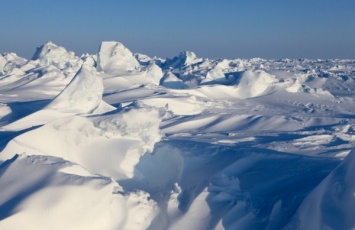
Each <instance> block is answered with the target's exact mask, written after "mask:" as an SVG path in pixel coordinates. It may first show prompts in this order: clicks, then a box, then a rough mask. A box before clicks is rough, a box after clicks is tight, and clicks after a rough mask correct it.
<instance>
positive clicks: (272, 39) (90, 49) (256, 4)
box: [0, 0, 355, 59]
mask: <svg viewBox="0 0 355 230" xmlns="http://www.w3.org/2000/svg"><path fill="white" fill-rule="evenodd" d="M272 3H274V4H271V3H270V2H262V1H260V0H259V1H258V0H255V1H252V2H241V1H226V2H214V1H212V0H209V1H201V0H197V1H194V2H188V1H180V2H169V3H168V2H164V1H162V0H156V1H154V2H144V1H135V2H116V1H112V0H110V1H106V2H105V4H102V3H100V2H99V1H95V0H94V1H83V0H78V1H75V2H71V1H69V0H64V1H61V2H43V1H42V2H41V1H39V0H32V1H24V0H22V1H16V2H4V3H3V4H2V5H3V7H2V9H3V11H4V12H2V14H1V16H0V19H1V21H2V22H7V21H9V19H10V23H3V24H4V25H3V26H2V28H3V32H2V35H1V37H2V38H1V39H0V53H6V52H14V53H16V54H17V55H19V56H22V57H25V58H27V59H30V58H31V57H32V55H33V54H34V53H35V51H36V47H39V46H41V45H43V44H44V43H45V42H47V41H52V42H53V43H55V44H57V45H59V46H63V47H65V48H66V49H67V50H68V51H73V52H75V54H76V55H78V56H80V55H81V54H84V53H89V54H94V53H97V51H98V48H99V45H100V43H101V42H102V41H118V42H121V43H123V44H124V45H125V46H126V47H127V48H128V49H130V50H131V51H132V53H142V54H146V55H148V56H150V57H154V56H156V57H160V58H167V57H174V56H176V55H178V54H179V53H180V52H182V51H192V52H194V53H196V55H197V56H198V57H203V58H210V59H218V58H227V59H235V58H243V59H250V58H263V59H282V58H290V59H355V31H354V30H353V29H351V28H354V26H355V25H354V22H355V15H354V14H353V9H354V8H355V2H354V1H342V2H334V1H331V0H316V1H312V2H307V1H305V0H300V1H297V2H287V3H285V2H282V1H280V0H274V1H273V2H272ZM4 9H5V10H4ZM13 15H16V16H15V17H14V16H13Z"/></svg>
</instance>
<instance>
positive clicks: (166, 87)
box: [0, 41, 355, 230]
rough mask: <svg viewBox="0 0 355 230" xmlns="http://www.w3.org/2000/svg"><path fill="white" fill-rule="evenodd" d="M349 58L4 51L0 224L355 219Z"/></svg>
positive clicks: (261, 224)
mask: <svg viewBox="0 0 355 230" xmlns="http://www.w3.org/2000/svg"><path fill="white" fill-rule="evenodd" d="M354 104H355V60H329V59H327V60H322V59H317V60H308V59H297V60H296V59H280V60H265V59H260V58H254V59H233V60H228V59H218V60H209V59H204V58H198V57H197V56H196V55H195V54H194V53H193V52H190V51H185V52H181V53H180V54H179V55H178V56H176V57H172V58H167V59H161V58H157V57H148V56H147V55H143V54H135V55H133V54H132V52H131V51H130V50H129V49H128V48H126V47H125V46H124V45H123V44H122V43H120V42H114V41H110V42H102V43H101V45H100V48H99V50H98V53H97V54H84V55H82V56H81V57H78V56H75V54H74V53H73V52H71V51H67V50H66V49H65V48H64V47H61V46H58V45H56V44H54V43H52V42H47V43H45V44H44V45H43V46H40V47H39V48H38V49H37V51H36V53H35V54H34V55H33V58H32V59H31V60H26V59H24V58H22V57H19V56H17V55H16V54H14V53H7V54H2V55H0V188H1V192H0V229H36V230H38V229H39V230H41V229H85V230H86V229H93V230H96V229H109V230H110V229H112V230H114V229H154V230H156V229H157V230H160V229H161V230H165V229H206V230H210V229H312V230H313V229H354V228H355V222H354V218H353V215H354V213H355V203H354V201H355V199H354V198H355V183H354V182H353V181H354V180H353V175H354V174H355V171H354V170H355V163H354V162H355V161H354V160H355V150H352V149H354V148H355V116H354V114H355V106H354Z"/></svg>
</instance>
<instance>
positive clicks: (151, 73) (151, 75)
mask: <svg viewBox="0 0 355 230" xmlns="http://www.w3.org/2000/svg"><path fill="white" fill-rule="evenodd" d="M163 75H164V73H163V71H162V69H161V68H160V67H159V66H157V65H156V64H155V63H154V62H152V63H151V64H149V65H148V67H147V70H146V77H147V78H148V79H150V80H151V81H152V82H153V84H156V85H159V84H160V81H161V79H162V77H163Z"/></svg>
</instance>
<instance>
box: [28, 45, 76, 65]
mask: <svg viewBox="0 0 355 230" xmlns="http://www.w3.org/2000/svg"><path fill="white" fill-rule="evenodd" d="M72 59H75V55H74V53H73V52H68V51H67V50H66V49H65V48H64V47H61V46H57V45H56V44H54V43H52V42H50V41H49V42H46V43H45V44H44V45H42V46H40V47H38V48H37V50H36V52H35V53H34V55H33V57H32V60H38V61H39V63H40V65H42V66H48V65H54V66H56V67H58V68H59V69H65V68H67V67H70V66H71V65H72V63H71V62H72Z"/></svg>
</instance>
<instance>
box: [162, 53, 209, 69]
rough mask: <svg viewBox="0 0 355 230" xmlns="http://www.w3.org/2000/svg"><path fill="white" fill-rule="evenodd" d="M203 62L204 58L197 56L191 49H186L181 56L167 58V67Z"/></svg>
mask: <svg viewBox="0 0 355 230" xmlns="http://www.w3.org/2000/svg"><path fill="white" fill-rule="evenodd" d="M200 62H202V58H197V56H196V54H195V53H194V52H191V51H184V52H181V53H180V54H179V56H177V57H174V58H172V59H167V60H166V63H165V67H172V68H181V67H184V66H190V65H193V64H197V63H200Z"/></svg>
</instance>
